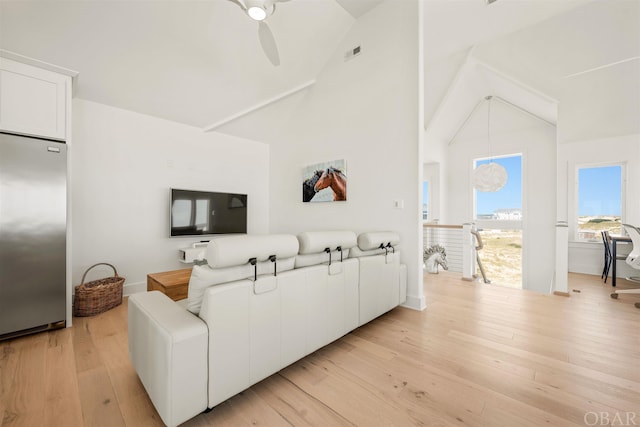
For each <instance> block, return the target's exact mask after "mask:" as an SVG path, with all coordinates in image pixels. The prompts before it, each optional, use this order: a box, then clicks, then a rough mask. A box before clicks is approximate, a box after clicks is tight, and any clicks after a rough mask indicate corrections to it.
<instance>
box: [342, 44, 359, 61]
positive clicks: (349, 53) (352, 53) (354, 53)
mask: <svg viewBox="0 0 640 427" xmlns="http://www.w3.org/2000/svg"><path fill="white" fill-rule="evenodd" d="M361 52H362V48H361V47H360V46H356V47H354V48H353V49H349V50H348V51H346V52H345V54H344V60H345V61H348V60H350V59H353V58H354V57H356V56H358V55H360V53H361Z"/></svg>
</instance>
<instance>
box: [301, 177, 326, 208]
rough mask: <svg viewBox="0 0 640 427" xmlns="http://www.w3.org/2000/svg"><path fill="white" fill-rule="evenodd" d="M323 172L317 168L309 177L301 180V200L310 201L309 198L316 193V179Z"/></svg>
mask: <svg viewBox="0 0 640 427" xmlns="http://www.w3.org/2000/svg"><path fill="white" fill-rule="evenodd" d="M323 172H324V171H321V170H317V171H315V172H314V173H313V175H312V176H311V178H307V179H305V180H304V181H302V201H303V202H310V201H311V199H313V196H315V195H316V189H315V186H316V182H318V179H319V178H320V176H321V175H322V173H323Z"/></svg>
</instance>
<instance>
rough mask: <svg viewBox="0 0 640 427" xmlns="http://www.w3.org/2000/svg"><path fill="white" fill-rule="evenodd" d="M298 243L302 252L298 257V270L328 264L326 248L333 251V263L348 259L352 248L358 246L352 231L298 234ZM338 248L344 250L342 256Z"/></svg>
mask: <svg viewBox="0 0 640 427" xmlns="http://www.w3.org/2000/svg"><path fill="white" fill-rule="evenodd" d="M298 242H299V243H300V251H299V254H298V256H296V268H302V267H308V266H311V265H318V264H326V263H328V262H329V253H327V252H325V249H326V248H329V249H331V261H332V263H335V262H339V261H340V259H341V258H342V259H347V258H348V257H349V250H350V248H353V247H355V246H356V234H355V233H354V232H352V231H307V232H304V233H300V234H298ZM338 247H340V248H342V254H340V251H338V250H336V249H337V248H338ZM334 268H335V267H334Z"/></svg>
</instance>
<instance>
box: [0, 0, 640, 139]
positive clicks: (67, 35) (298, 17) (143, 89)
mask: <svg viewBox="0 0 640 427" xmlns="http://www.w3.org/2000/svg"><path fill="white" fill-rule="evenodd" d="M612 1H615V2H616V3H620V4H625V5H626V8H621V11H619V12H610V11H608V9H607V6H606V4H607V3H611V2H612ZM381 2H382V0H337V1H334V0H292V1H288V2H285V3H281V4H278V6H277V11H276V13H275V14H274V15H272V16H271V17H270V18H269V19H268V20H267V23H268V25H269V26H270V29H271V31H272V32H273V34H274V37H275V39H276V42H277V44H278V47H279V52H280V59H281V65H280V66H279V67H274V66H272V65H271V63H270V62H269V61H268V60H267V58H266V57H265V55H264V54H263V52H262V50H261V48H260V44H259V41H258V35H257V30H258V28H257V27H258V26H257V24H256V23H255V22H253V21H251V20H250V19H249V18H248V17H247V16H246V15H244V13H243V12H242V11H241V10H240V9H239V8H238V6H237V5H235V4H233V3H232V2H230V1H228V0H204V1H203V0H180V1H178V0H166V1H159V0H158V1H140V0H125V1H111V0H95V1H77V0H40V1H22V0H15V1H8V0H1V1H0V48H2V49H5V50H9V51H12V52H15V53H18V54H21V55H25V56H28V57H32V58H36V59H39V60H42V61H45V62H49V63H52V64H55V65H58V66H61V67H65V68H69V69H72V70H76V71H78V72H79V73H80V74H79V78H78V80H77V82H76V87H75V96H77V97H80V98H83V99H87V100H91V101H96V102H100V103H104V104H107V105H112V106H116V107H120V108H124V109H128V110H132V111H137V112H141V113H145V114H149V115H153V116H156V117H160V118H165V119H169V120H174V121H177V122H182V123H185V124H189V125H193V126H197V127H201V128H203V129H204V128H207V127H208V126H210V125H212V124H215V123H218V122H220V121H224V120H226V119H228V118H230V117H234V116H235V115H237V114H238V113H240V112H243V111H247V110H249V109H251V108H252V107H255V106H258V105H260V104H262V103H264V102H265V101H269V100H272V99H276V98H278V97H279V96H280V95H282V94H284V93H287V92H288V91H290V90H292V89H293V88H296V87H299V86H301V85H304V84H307V83H309V82H311V81H313V79H314V78H315V77H316V76H318V74H319V73H320V72H321V70H322V69H323V67H324V65H325V63H326V62H327V60H328V58H329V57H331V55H332V54H333V53H334V51H335V49H336V46H338V44H339V43H340V41H341V39H342V38H343V37H344V35H345V34H346V33H347V32H348V31H349V29H350V27H351V26H352V24H353V23H354V22H355V20H356V19H358V18H359V17H360V16H362V15H363V14H365V13H366V12H367V11H369V10H371V9H372V8H374V7H376V6H377V5H378V4H379V3H381ZM590 4H594V5H595V6H594V7H591V8H589V7H587V6H589V5H590ZM639 4H640V2H638V0H595V1H594V0H545V1H541V0H499V1H497V2H496V3H494V4H492V5H491V6H487V5H486V2H485V0H425V1H424V9H423V10H424V23H425V25H424V51H425V61H426V63H427V65H429V64H435V63H438V62H439V61H442V59H443V58H450V57H452V56H456V55H457V56H456V58H457V60H456V61H457V65H460V64H461V63H462V62H461V61H463V60H464V57H466V53H464V52H465V51H467V50H468V49H470V48H471V47H472V46H476V48H475V49H474V50H473V54H474V56H475V57H477V58H478V59H479V60H481V61H482V62H485V63H487V64H489V65H491V66H492V67H495V68H497V69H499V70H501V71H502V72H505V73H507V74H508V75H510V76H513V77H515V78H516V79H518V80H519V81H522V82H525V83H527V84H528V85H530V86H531V87H533V88H536V89H537V90H540V91H543V92H545V93H548V94H551V95H553V96H554V90H555V89H557V86H558V79H560V78H564V76H566V75H567V74H571V73H576V72H580V71H585V70H586V69H588V68H590V67H594V66H600V65H604V64H606V63H609V62H611V61H617V60H620V59H621V58H625V57H629V56H633V55H634V52H635V55H638V51H640V36H638V34H639V33H638V31H639V30H638V22H640V19H636V20H634V18H635V16H634V15H633V14H634V13H636V14H637V13H638V5H639ZM599 8H600V9H599ZM602 14H604V15H605V17H606V19H607V20H615V19H619V20H620V22H623V24H621V25H619V26H617V27H616V26H613V27H611V26H606V27H603V26H602V25H600V20H601V19H602V16H600V15H602ZM625 14H626V15H627V16H624V15H625ZM629 14H631V17H630V16H629ZM638 18H640V17H638ZM512 35H515V36H514V37H512ZM634 35H635V36H636V38H635V39H634V38H633V37H634ZM612 44H615V45H616V46H617V47H616V48H615V49H612V48H611V45H612ZM460 52H463V54H462V55H461V54H460ZM427 68H429V67H427ZM450 68H451V70H455V68H456V67H454V66H452V67H450ZM444 74H452V73H451V72H450V70H449V71H448V72H447V73H444ZM444 74H443V75H444ZM453 74H455V72H454V73H453ZM427 77H428V80H429V81H428V82H427V84H426V86H425V88H426V90H427V92H425V101H426V104H427V105H426V111H427V112H430V113H433V112H434V111H435V109H436V108H437V105H439V104H440V101H441V100H442V98H443V97H444V92H445V90H446V87H447V85H446V84H444V85H442V84H439V85H438V86H440V89H434V87H433V84H432V82H434V80H433V79H432V78H431V77H432V76H427ZM435 82H436V83H437V81H435ZM442 87H444V89H442ZM294 99H295V97H294ZM289 101H290V100H288V101H286V102H280V103H278V104H279V105H284V104H287V103H289V104H292V103H291V102H289ZM293 105H295V102H294V103H293ZM269 110H270V111H269V112H268V113H269V114H268V115H269V116H270V117H273V114H274V112H276V113H278V111H280V112H281V114H286V113H287V111H288V109H287V108H284V107H283V108H280V107H279V106H278V105H273V106H272V107H269ZM252 119H255V121H256V122H260V115H259V114H257V115H253V116H252ZM263 122H264V123H265V124H268V123H267V122H273V120H269V121H266V120H265V121H263ZM245 127H246V126H245ZM224 131H225V132H228V133H235V134H240V133H242V129H239V128H238V126H237V123H236V127H235V130H234V125H233V123H232V124H230V125H227V126H225V129H224Z"/></svg>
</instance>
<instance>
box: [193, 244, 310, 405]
mask: <svg viewBox="0 0 640 427" xmlns="http://www.w3.org/2000/svg"><path fill="white" fill-rule="evenodd" d="M212 243H213V242H211V243H209V247H208V249H207V263H208V265H209V267H208V268H209V270H210V271H207V273H210V274H212V275H213V276H215V275H216V274H218V273H222V274H226V272H227V269H229V268H231V269H237V268H240V269H246V268H248V271H249V273H250V274H249V277H248V278H247V276H246V275H245V277H244V278H243V279H244V280H237V281H235V282H230V283H224V284H216V285H214V286H209V287H207V288H206V289H205V290H204V294H203V298H202V306H201V309H200V313H199V316H200V317H201V318H202V319H203V320H204V321H205V322H206V323H207V325H208V327H209V386H208V389H209V407H213V406H215V405H217V404H219V403H221V402H223V401H224V400H226V399H228V398H229V397H231V396H233V395H235V394H237V393H239V392H241V391H242V390H244V389H246V388H248V387H250V386H251V385H252V384H255V383H257V382H258V381H260V380H262V379H264V378H266V377H268V376H269V375H271V374H273V373H275V372H277V371H278V370H280V369H281V367H282V365H281V354H280V342H281V311H282V308H281V301H280V300H281V290H280V287H279V285H278V278H279V276H280V274H281V272H282V271H283V270H291V269H292V268H293V265H294V262H293V256H294V255H295V254H296V253H297V252H298V240H297V239H296V237H295V236H292V235H271V236H267V235H264V236H247V235H243V236H234V237H229V238H223V239H217V240H216V241H215V244H212ZM269 258H273V259H275V261H273V266H270V265H269V263H272V261H269ZM250 260H255V264H252V263H251V261H250ZM265 262H266V263H267V265H266V267H264V268H262V269H261V268H258V267H260V265H261V264H260V263H265ZM234 263H241V264H240V265H234ZM247 266H248V267H247ZM256 269H257V275H256ZM205 271H206V270H205ZM282 274H284V273H282ZM190 285H191V283H190Z"/></svg>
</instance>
